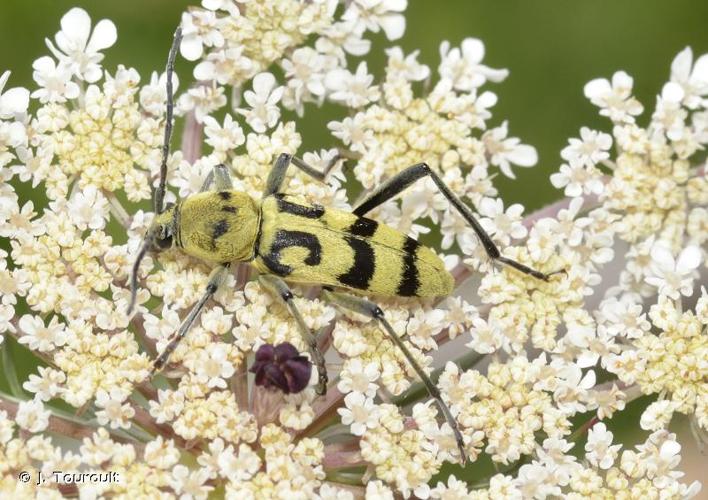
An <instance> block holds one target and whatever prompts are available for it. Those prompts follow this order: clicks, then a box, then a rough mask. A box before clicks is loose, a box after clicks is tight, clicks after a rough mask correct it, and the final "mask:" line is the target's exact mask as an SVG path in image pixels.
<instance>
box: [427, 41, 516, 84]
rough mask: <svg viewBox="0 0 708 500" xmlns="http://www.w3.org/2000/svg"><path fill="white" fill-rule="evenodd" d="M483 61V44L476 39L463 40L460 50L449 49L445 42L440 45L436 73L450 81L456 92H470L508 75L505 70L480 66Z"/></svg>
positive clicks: (499, 80)
mask: <svg viewBox="0 0 708 500" xmlns="http://www.w3.org/2000/svg"><path fill="white" fill-rule="evenodd" d="M482 59H484V43H482V41H481V40H478V39H477V38H465V39H464V40H463V41H462V45H461V50H460V48H457V47H455V48H453V49H450V42H448V41H447V40H446V41H444V42H442V43H441V44H440V66H438V72H439V73H440V77H441V78H443V79H447V80H450V81H451V82H452V85H453V87H454V88H455V89H456V90H462V91H470V90H472V89H475V88H478V87H481V86H482V85H484V83H485V82H486V81H487V80H489V81H492V82H501V81H502V80H504V79H505V78H506V77H507V76H508V75H509V71H508V70H506V69H492V68H490V67H488V66H485V65H483V64H480V63H481V62H482Z"/></svg>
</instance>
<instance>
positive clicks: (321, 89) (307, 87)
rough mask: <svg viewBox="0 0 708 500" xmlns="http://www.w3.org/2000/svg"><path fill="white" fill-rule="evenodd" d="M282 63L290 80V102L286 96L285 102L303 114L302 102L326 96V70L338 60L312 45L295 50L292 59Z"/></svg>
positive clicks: (287, 94) (287, 95)
mask: <svg viewBox="0 0 708 500" xmlns="http://www.w3.org/2000/svg"><path fill="white" fill-rule="evenodd" d="M281 64H282V66H283V71H284V72H285V78H286V79H287V81H288V86H287V93H286V94H285V96H286V97H287V98H288V101H289V102H287V103H286V102H285V101H286V99H285V97H284V98H283V101H284V104H288V107H290V108H293V109H296V110H297V111H298V113H299V114H302V112H303V111H304V110H303V108H302V103H303V102H304V101H305V100H306V99H307V100H312V99H313V96H315V97H318V98H319V97H321V96H324V94H325V90H326V89H325V86H324V78H325V72H326V70H327V69H331V67H332V66H333V64H336V60H334V58H332V57H326V56H324V55H322V54H320V53H319V52H317V51H316V50H314V49H313V48H312V47H301V48H299V49H297V50H295V51H294V52H293V54H292V57H291V58H290V59H288V58H286V59H283V61H282V62H281Z"/></svg>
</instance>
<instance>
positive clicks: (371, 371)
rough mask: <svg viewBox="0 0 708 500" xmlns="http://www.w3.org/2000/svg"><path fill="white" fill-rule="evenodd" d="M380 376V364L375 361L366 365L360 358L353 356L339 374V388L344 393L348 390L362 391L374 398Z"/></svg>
mask: <svg viewBox="0 0 708 500" xmlns="http://www.w3.org/2000/svg"><path fill="white" fill-rule="evenodd" d="M378 378H379V369H378V365H377V364H376V363H374V362H371V363H368V364H366V365H364V364H363V363H362V362H361V359H359V358H351V359H348V360H346V361H345V363H344V367H343V368H342V371H341V373H340V374H339V383H338V384H337V389H339V390H340V391H341V392H342V393H343V394H346V393H348V392H360V393H362V394H365V395H366V396H368V397H371V398H373V397H374V395H375V394H376V390H377V389H378V386H377V385H376V384H375V383H374V382H376V380H378Z"/></svg>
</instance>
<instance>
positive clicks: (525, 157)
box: [482, 121, 538, 179]
mask: <svg viewBox="0 0 708 500" xmlns="http://www.w3.org/2000/svg"><path fill="white" fill-rule="evenodd" d="M507 135H509V128H508V124H507V122H506V121H505V122H504V123H502V124H501V126H499V127H496V128H493V129H491V130H488V131H487V132H485V133H484V135H483V136H482V141H483V142H484V146H485V147H486V149H487V152H488V154H489V156H490V159H489V161H490V163H491V164H492V165H495V166H497V167H499V169H500V170H501V171H502V173H503V174H504V175H506V176H507V177H509V178H511V179H515V178H516V177H515V176H514V173H513V172H512V171H511V164H514V165H519V166H520V167H532V166H533V165H535V164H536V162H537V161H538V154H537V153H536V149H535V148H534V147H533V146H528V145H526V144H520V142H521V141H520V140H519V139H518V138H516V137H509V138H507Z"/></svg>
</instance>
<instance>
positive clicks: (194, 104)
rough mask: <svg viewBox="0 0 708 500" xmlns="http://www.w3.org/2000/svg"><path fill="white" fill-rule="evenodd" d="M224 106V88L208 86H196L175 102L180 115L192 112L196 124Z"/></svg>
mask: <svg viewBox="0 0 708 500" xmlns="http://www.w3.org/2000/svg"><path fill="white" fill-rule="evenodd" d="M225 104H226V96H225V95H224V88H223V87H220V86H218V85H216V82H212V83H211V85H210V84H203V85H198V86H197V87H192V88H190V89H189V90H187V93H186V94H182V95H181V96H180V98H179V100H178V101H177V107H178V108H179V111H180V112H181V113H186V112H187V111H191V110H194V117H195V118H196V119H197V122H199V123H202V122H203V121H204V118H205V117H206V116H207V115H209V113H211V112H213V111H216V110H217V109H219V108H221V107H222V106H223V105H225Z"/></svg>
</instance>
